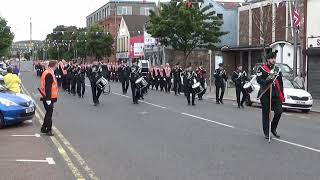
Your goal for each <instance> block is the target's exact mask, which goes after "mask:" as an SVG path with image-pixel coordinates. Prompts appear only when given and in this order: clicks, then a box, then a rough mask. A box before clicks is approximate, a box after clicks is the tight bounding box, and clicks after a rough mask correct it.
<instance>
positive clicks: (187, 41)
mask: <svg viewBox="0 0 320 180" xmlns="http://www.w3.org/2000/svg"><path fill="white" fill-rule="evenodd" d="M210 8H211V7H210V6H204V7H200V8H199V6H198V3H193V4H191V3H190V2H186V3H185V2H183V1H178V2H176V1H171V3H169V4H167V5H166V4H163V5H162V10H161V11H160V12H159V14H156V13H155V12H153V11H150V21H149V23H148V24H147V26H146V29H147V32H148V33H150V34H151V35H152V36H153V37H156V38H159V41H160V43H161V44H163V45H165V46H171V47H172V48H173V49H175V50H178V51H182V52H183V54H184V62H183V65H184V66H186V64H187V61H188V57H189V55H190V54H191V52H192V51H193V50H194V49H195V48H207V49H215V44H216V43H218V42H220V37H221V36H223V35H225V34H226V32H222V31H220V27H221V25H222V24H223V20H222V19H220V18H219V17H217V16H216V15H215V11H212V10H210Z"/></svg>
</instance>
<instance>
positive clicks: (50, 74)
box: [39, 60, 58, 136]
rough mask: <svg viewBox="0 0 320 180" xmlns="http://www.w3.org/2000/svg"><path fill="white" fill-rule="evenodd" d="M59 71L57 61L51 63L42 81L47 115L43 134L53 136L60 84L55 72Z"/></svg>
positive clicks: (42, 98)
mask: <svg viewBox="0 0 320 180" xmlns="http://www.w3.org/2000/svg"><path fill="white" fill-rule="evenodd" d="M56 69H57V61H54V60H52V61H50V62H49V65H48V68H47V69H46V70H45V71H44V72H43V73H42V76H41V81H40V89H39V90H40V93H41V95H42V97H41V100H42V101H43V105H44V108H45V110H46V114H45V116H44V120H43V124H42V127H41V133H46V135H48V136H53V133H52V113H53V104H54V103H55V102H57V100H58V83H57V79H56V77H55V74H54V71H55V70H56Z"/></svg>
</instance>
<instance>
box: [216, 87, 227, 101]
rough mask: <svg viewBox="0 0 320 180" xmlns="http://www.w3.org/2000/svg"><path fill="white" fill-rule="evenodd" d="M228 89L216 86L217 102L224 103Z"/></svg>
mask: <svg viewBox="0 0 320 180" xmlns="http://www.w3.org/2000/svg"><path fill="white" fill-rule="evenodd" d="M225 89H226V87H225V86H216V101H217V102H219V101H222V100H223V95H224V91H225ZM220 90H221V94H220Z"/></svg>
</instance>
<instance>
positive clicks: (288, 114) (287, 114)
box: [283, 113, 292, 116]
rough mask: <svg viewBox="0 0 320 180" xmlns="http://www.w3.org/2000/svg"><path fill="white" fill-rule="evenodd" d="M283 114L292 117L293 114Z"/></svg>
mask: <svg viewBox="0 0 320 180" xmlns="http://www.w3.org/2000/svg"><path fill="white" fill-rule="evenodd" d="M283 114H284V115H286V116H292V114H290V113H283Z"/></svg>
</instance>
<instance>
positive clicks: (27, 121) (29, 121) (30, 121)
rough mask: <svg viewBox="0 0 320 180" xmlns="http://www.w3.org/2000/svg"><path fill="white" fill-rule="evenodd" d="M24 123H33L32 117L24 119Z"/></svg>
mask: <svg viewBox="0 0 320 180" xmlns="http://www.w3.org/2000/svg"><path fill="white" fill-rule="evenodd" d="M24 123H33V122H32V119H30V120H26V121H24Z"/></svg>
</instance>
